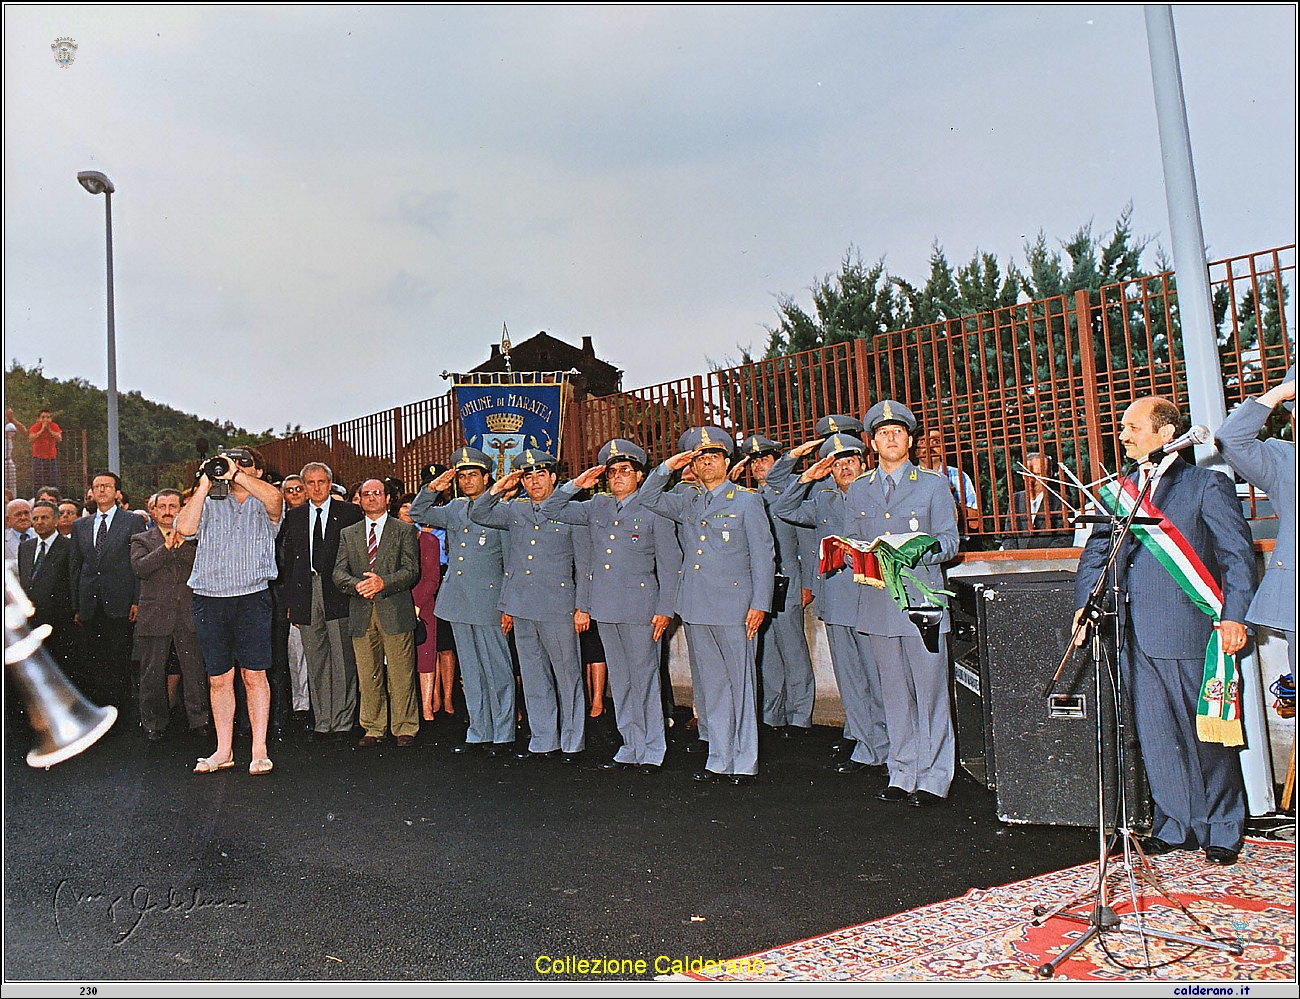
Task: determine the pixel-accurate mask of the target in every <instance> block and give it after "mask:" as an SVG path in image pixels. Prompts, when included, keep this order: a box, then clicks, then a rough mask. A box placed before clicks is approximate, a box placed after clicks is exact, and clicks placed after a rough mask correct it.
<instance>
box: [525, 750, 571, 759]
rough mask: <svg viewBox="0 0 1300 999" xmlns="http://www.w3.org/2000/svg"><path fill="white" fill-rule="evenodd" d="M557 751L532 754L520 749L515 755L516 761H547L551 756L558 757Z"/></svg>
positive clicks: (529, 751) (530, 751)
mask: <svg viewBox="0 0 1300 999" xmlns="http://www.w3.org/2000/svg"><path fill="white" fill-rule="evenodd" d="M559 755H560V751H559V750H558V749H552V750H550V751H549V752H545V753H534V752H533V751H532V750H531V749H522V750H520V751H519V752H517V753H515V759H516V760H549V759H550V758H551V757H552V756H559Z"/></svg>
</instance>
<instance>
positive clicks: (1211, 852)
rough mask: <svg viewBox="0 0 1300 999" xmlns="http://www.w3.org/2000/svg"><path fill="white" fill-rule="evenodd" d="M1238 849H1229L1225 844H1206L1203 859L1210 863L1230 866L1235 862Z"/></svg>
mask: <svg viewBox="0 0 1300 999" xmlns="http://www.w3.org/2000/svg"><path fill="white" fill-rule="evenodd" d="M1240 852H1241V851H1240V850H1229V849H1228V848H1227V847H1226V846H1207V847H1206V848H1205V859H1206V860H1208V861H1209V862H1210V863H1211V864H1218V865H1219V866H1220V867H1231V866H1232V865H1233V864H1235V863H1236V862H1237V856H1238V855H1239V854H1240Z"/></svg>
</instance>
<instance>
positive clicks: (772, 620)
mask: <svg viewBox="0 0 1300 999" xmlns="http://www.w3.org/2000/svg"><path fill="white" fill-rule="evenodd" d="M740 450H741V454H742V455H743V457H742V458H741V460H740V461H738V462H736V464H735V465H734V466H733V467H732V469H731V473H730V475H729V476H728V477H729V478H730V479H732V480H733V481H735V480H736V478H737V477H738V475H737V471H738V469H740V468H743V467H748V468H749V470H750V471H751V472H752V473H753V475H754V481H755V482H757V483H758V489H757V492H758V496H759V498H760V499H761V500H762V501H763V507H764V508H765V509H766V510H767V519H768V526H769V527H770V528H771V530H772V542H773V544H774V545H775V547H776V573H777V576H776V583H777V585H778V587H779V590H774V592H773V596H772V613H771V614H770V615H769V616H768V617H767V619H766V620H765V621H764V622H763V627H762V628H760V629H759V632H758V675H759V677H760V678H761V679H762V681H763V711H762V720H763V724H764V725H767V726H769V727H770V728H773V729H776V730H777V731H778V732H779V733H780V734H781V735H782V736H783V737H785V738H787V739H788V738H790V737H791V736H792V735H802V734H805V733H807V732H808V731H809V729H811V728H812V712H813V700H814V699H815V688H814V682H813V667H812V657H811V656H810V655H809V654H808V638H807V636H806V635H805V634H804V630H803V601H802V599H801V598H802V594H803V589H804V585H805V581H804V574H803V572H802V571H801V566H800V561H799V540H800V539H799V529H798V528H797V527H795V525H794V524H791V523H790V522H788V521H785V520H781V519H779V518H778V517H776V516H775V515H774V514H773V512H772V508H773V506H774V505H775V504H776V502H777V500H778V499H780V497H781V494H782V492H783V491H784V490H785V489H786V488H788V486H789V483H790V479H791V477H792V476H791V472H792V471H793V469H794V462H793V461H789V460H785V461H778V458H779V457H780V455H781V451H782V448H781V445H780V444H778V443H777V442H776V441H774V440H772V439H770V438H768V437H763V436H762V435H760V434H755V435H753V436H751V437H746V438H745V440H744V442H743V443H742V444H741V447H740Z"/></svg>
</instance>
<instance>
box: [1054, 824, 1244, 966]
mask: <svg viewBox="0 0 1300 999" xmlns="http://www.w3.org/2000/svg"><path fill="white" fill-rule="evenodd" d="M1120 835H1121V837H1122V838H1123V842H1124V850H1123V857H1124V862H1123V864H1122V868H1123V869H1124V870H1125V872H1126V877H1127V879H1128V883H1129V891H1128V895H1129V897H1131V898H1133V899H1135V901H1136V899H1137V897H1138V896H1137V893H1136V891H1135V885H1134V867H1133V860H1134V855H1135V854H1136V856H1137V857H1138V858H1140V863H1141V864H1142V865H1144V866H1145V867H1149V865H1150V863H1151V861H1150V859H1149V858H1147V857H1146V856H1145V855H1144V854H1143V853H1142V852H1141V849H1140V848H1137V847H1135V845H1134V842H1133V836H1132V833H1131V832H1130V831H1128V830H1123V831H1122V832H1121V833H1120ZM1107 866H1108V865H1106V864H1103V865H1102V868H1101V871H1100V877H1099V878H1098V879H1097V880H1095V881H1094V882H1093V885H1094V889H1095V891H1096V893H1097V897H1098V898H1101V899H1104V898H1106V897H1107V892H1106V884H1105V880H1106V878H1107V876H1108V873H1109V872H1107V871H1106V867H1107ZM1147 876H1148V877H1152V875H1150V874H1148V875H1147ZM1155 887H1156V889H1157V891H1158V892H1159V894H1161V895H1166V893H1165V891H1164V889H1163V888H1161V887H1160V886H1159V882H1158V881H1156V882H1155ZM1166 897H1168V896H1166ZM1066 904H1067V905H1068V904H1070V903H1066ZM1183 911H1184V914H1187V915H1190V913H1188V912H1187V910H1185V909H1184V910H1183ZM1033 912H1034V921H1033V922H1034V925H1036V926H1041V925H1043V924H1044V923H1046V922H1047V921H1048V920H1050V919H1068V920H1070V921H1072V922H1076V923H1083V924H1085V925H1086V926H1087V927H1088V930H1087V932H1086V933H1084V934H1083V935H1082V936H1080V937H1079V938H1078V939H1077V940H1074V941H1072V942H1071V943H1070V945H1069V946H1068V947H1066V948H1065V950H1063V951H1061V953H1060V954H1058V955H1057V956H1056V957H1055V958H1053V959H1052V960H1051V961H1048V962H1047V963H1046V964H1041V965H1039V966H1038V967H1037V968H1035V969H1034V973H1035V974H1036V975H1037V976H1038V977H1039V978H1051V977H1052V976H1053V975H1055V974H1056V971H1057V969H1058V968H1059V967H1060V966H1061V965H1062V964H1064V963H1065V961H1066V960H1068V959H1069V957H1070V955H1071V954H1073V953H1074V952H1075V951H1077V950H1078V949H1079V948H1080V947H1082V946H1083V945H1084V944H1086V943H1088V941H1090V940H1092V939H1093V938H1094V937H1101V936H1105V935H1106V934H1109V933H1131V934H1134V935H1136V936H1137V937H1138V938H1139V939H1141V940H1142V942H1143V946H1144V947H1145V945H1146V941H1148V940H1163V941H1165V942H1166V943H1176V944H1184V945H1186V946H1189V947H1211V948H1214V949H1215V950H1221V951H1224V952H1225V953H1228V954H1231V955H1232V956H1233V957H1241V955H1242V954H1243V953H1245V949H1246V948H1245V945H1244V944H1242V942H1241V941H1240V940H1215V939H1212V938H1210V937H1208V936H1195V937H1194V936H1186V935H1184V934H1181V933H1171V932H1169V931H1168V930H1160V929H1154V928H1152V927H1150V926H1148V925H1147V915H1148V914H1147V913H1146V912H1143V911H1141V910H1140V909H1139V911H1137V912H1134V913H1130V914H1126V915H1125V916H1121V915H1120V914H1119V913H1117V912H1116V911H1115V910H1114V909H1113V908H1111V906H1109V905H1107V904H1105V903H1104V902H1099V903H1097V904H1094V905H1093V906H1092V907H1091V908H1090V910H1089V911H1088V912H1087V914H1086V915H1085V914H1084V913H1081V912H1066V911H1065V907H1064V906H1058V907H1057V908H1055V909H1049V908H1047V907H1046V906H1042V905H1036V906H1034V910H1033ZM1040 917H1046V918H1040ZM1126 919H1127V920H1128V921H1127V922H1126ZM1193 922H1196V923H1198V924H1199V920H1193ZM1204 928H1205V927H1203V926H1202V929H1204Z"/></svg>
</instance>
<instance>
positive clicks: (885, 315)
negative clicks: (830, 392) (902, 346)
mask: <svg viewBox="0 0 1300 999" xmlns="http://www.w3.org/2000/svg"><path fill="white" fill-rule="evenodd" d="M811 290H812V301H813V313H812V314H811V315H809V313H808V312H806V311H805V310H804V308H803V307H802V306H801V305H799V304H798V303H797V302H796V301H795V300H794V298H793V297H792V296H790V295H781V296H779V297H778V299H777V312H778V313H780V321H779V322H778V323H777V325H776V326H774V327H772V326H769V327H768V328H767V332H768V343H767V353H766V354H765V355H764V356H765V357H769V358H771V357H780V356H781V355H783V354H794V353H798V352H799V351H802V350H812V349H813V348H814V347H825V346H827V345H829V344H833V343H843V342H844V341H846V340H851V339H853V338H855V337H864V336H871V335H872V334H874V333H883V332H885V331H886V330H891V329H897V328H898V324H899V320H900V318H901V316H900V312H899V306H900V304H901V302H900V297H899V295H898V292H897V289H896V288H895V286H894V282H893V279H892V278H891V277H890V276H889V275H888V274H887V273H885V262H884V259H883V258H882V259H880V260H877V261H876V262H875V263H874V264H870V265H868V264H866V263H865V262H864V261H863V259H862V255H861V253H859V252H858V250H857V249H855V248H854V247H849V249H848V250H847V251H846V252H845V254H844V258H843V259H842V260H841V261H840V270H839V273H838V274H827V275H825V276H824V277H822V278H820V279H818V280H817V281H816V282H815V283H814V284H813V286H812V289H811Z"/></svg>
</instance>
